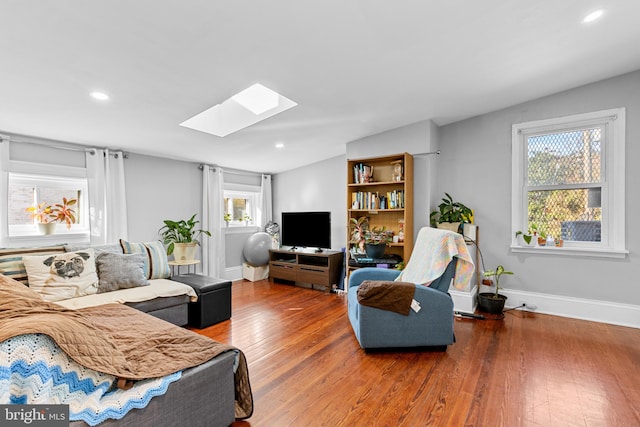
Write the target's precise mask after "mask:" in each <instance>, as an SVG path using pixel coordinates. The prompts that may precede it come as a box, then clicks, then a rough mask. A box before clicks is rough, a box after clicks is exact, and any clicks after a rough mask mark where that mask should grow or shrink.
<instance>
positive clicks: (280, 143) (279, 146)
mask: <svg viewBox="0 0 640 427" xmlns="http://www.w3.org/2000/svg"><path fill="white" fill-rule="evenodd" d="M276 148H284V143H282V142H277V143H276Z"/></svg>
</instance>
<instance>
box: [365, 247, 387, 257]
mask: <svg viewBox="0 0 640 427" xmlns="http://www.w3.org/2000/svg"><path fill="white" fill-rule="evenodd" d="M386 247H387V245H386V244H384V243H380V244H377V245H376V244H372V243H365V245H364V251H365V252H366V253H367V257H369V258H382V257H383V256H384V250H385V248H386Z"/></svg>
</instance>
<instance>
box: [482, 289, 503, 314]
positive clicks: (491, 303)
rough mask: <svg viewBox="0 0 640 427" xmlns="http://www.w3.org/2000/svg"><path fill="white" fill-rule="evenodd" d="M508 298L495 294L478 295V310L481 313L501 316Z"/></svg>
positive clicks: (483, 293) (484, 293)
mask: <svg viewBox="0 0 640 427" xmlns="http://www.w3.org/2000/svg"><path fill="white" fill-rule="evenodd" d="M506 301H507V297H506V296H504V295H500V294H497V295H496V294H495V293H494V292H482V293H481V294H479V295H478V308H479V309H480V311H484V312H485V313H491V314H500V313H502V310H504V303H505V302H506Z"/></svg>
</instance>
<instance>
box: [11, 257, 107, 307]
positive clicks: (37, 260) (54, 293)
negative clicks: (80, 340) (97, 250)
mask: <svg viewBox="0 0 640 427" xmlns="http://www.w3.org/2000/svg"><path fill="white" fill-rule="evenodd" d="M22 261H23V262H24V265H25V267H26V269H27V276H28V277H29V287H30V288H31V289H33V290H35V291H36V292H38V293H39V294H40V295H41V296H42V298H43V299H44V300H46V301H61V300H65V299H69V298H74V297H79V296H84V295H91V294H95V293H97V291H98V275H97V273H96V261H95V254H94V251H93V249H92V248H89V249H85V250H82V251H78V252H67V253H61V254H55V255H44V256H25V257H23V259H22Z"/></svg>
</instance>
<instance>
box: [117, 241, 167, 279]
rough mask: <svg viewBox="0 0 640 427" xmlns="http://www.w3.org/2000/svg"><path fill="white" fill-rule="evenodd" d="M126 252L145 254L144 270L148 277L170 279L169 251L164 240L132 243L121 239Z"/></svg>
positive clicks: (121, 244) (123, 250)
mask: <svg viewBox="0 0 640 427" xmlns="http://www.w3.org/2000/svg"><path fill="white" fill-rule="evenodd" d="M120 246H122V252H124V253H125V254H145V255H146V257H145V262H144V271H145V276H146V278H147V279H168V278H169V277H171V269H170V268H169V260H168V259H167V252H166V250H165V248H164V246H163V245H162V242H161V241H159V240H156V241H154V242H146V243H132V242H127V241H126V240H123V239H120Z"/></svg>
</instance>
